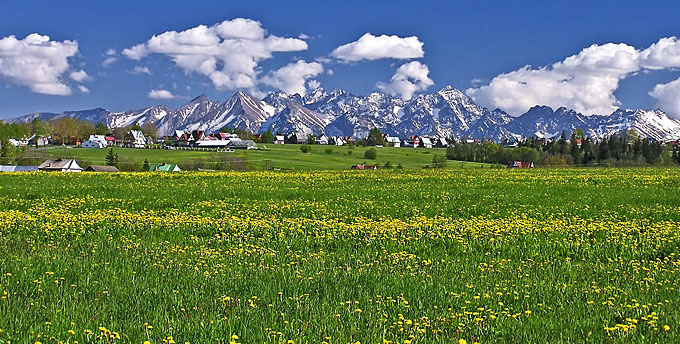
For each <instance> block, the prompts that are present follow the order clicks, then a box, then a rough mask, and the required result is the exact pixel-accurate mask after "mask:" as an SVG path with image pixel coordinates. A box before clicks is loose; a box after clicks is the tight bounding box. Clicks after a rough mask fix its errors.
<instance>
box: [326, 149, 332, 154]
mask: <svg viewBox="0 0 680 344" xmlns="http://www.w3.org/2000/svg"><path fill="white" fill-rule="evenodd" d="M325 152H326V154H331V153H333V148H326V150H325Z"/></svg>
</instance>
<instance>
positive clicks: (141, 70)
mask: <svg viewBox="0 0 680 344" xmlns="http://www.w3.org/2000/svg"><path fill="white" fill-rule="evenodd" d="M130 74H147V75H151V70H150V69H149V67H146V66H144V67H142V66H135V68H133V69H132V70H131V71H130Z"/></svg>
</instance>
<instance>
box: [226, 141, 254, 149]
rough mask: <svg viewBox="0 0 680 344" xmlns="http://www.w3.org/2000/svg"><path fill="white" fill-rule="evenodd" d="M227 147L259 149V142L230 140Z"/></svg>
mask: <svg viewBox="0 0 680 344" xmlns="http://www.w3.org/2000/svg"><path fill="white" fill-rule="evenodd" d="M227 147H228V148H231V149H257V144H256V143H255V141H253V140H230V141H229V143H228V144H227Z"/></svg>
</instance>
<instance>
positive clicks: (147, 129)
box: [142, 122, 158, 141]
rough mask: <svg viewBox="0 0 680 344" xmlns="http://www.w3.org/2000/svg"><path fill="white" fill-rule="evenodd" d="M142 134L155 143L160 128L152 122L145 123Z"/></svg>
mask: <svg viewBox="0 0 680 344" xmlns="http://www.w3.org/2000/svg"><path fill="white" fill-rule="evenodd" d="M142 132H144V135H146V136H151V138H152V139H153V140H154V141H155V140H156V138H158V128H156V126H155V125H154V124H153V123H151V122H147V123H144V126H143V127H142Z"/></svg>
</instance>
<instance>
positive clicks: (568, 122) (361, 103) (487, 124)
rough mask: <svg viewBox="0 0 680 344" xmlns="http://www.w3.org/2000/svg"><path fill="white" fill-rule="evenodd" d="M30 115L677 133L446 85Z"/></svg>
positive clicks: (346, 129) (494, 136)
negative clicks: (482, 101) (517, 104)
mask: <svg viewBox="0 0 680 344" xmlns="http://www.w3.org/2000/svg"><path fill="white" fill-rule="evenodd" d="M36 117H39V118H41V119H43V120H48V119H59V118H63V117H73V118H79V119H82V120H88V121H92V122H102V123H104V124H106V125H107V126H108V127H110V128H113V127H122V126H128V125H132V124H134V123H138V124H140V125H144V124H145V123H148V122H151V123H153V124H154V125H156V127H158V128H159V133H161V134H170V133H172V132H173V131H174V130H175V129H186V130H195V129H202V130H206V131H209V132H211V131H217V130H220V129H221V128H223V127H229V128H239V129H246V130H250V131H252V132H254V133H261V132H264V131H267V130H271V131H272V132H273V133H276V132H280V133H288V132H291V131H298V132H304V133H309V134H315V135H319V134H322V133H325V134H327V135H330V136H354V137H358V138H361V137H366V136H367V135H368V132H369V131H370V130H371V129H372V128H376V127H377V128H379V129H380V130H381V131H382V132H384V133H387V134H390V135H393V136H398V137H402V138H405V137H408V136H411V135H421V136H423V135H431V136H438V137H454V138H456V139H463V138H474V139H482V138H485V139H491V140H494V141H497V142H500V141H503V140H516V139H520V138H522V137H529V136H536V137H545V138H550V137H555V136H558V135H560V134H561V132H562V131H565V132H567V133H568V134H569V133H571V132H572V131H573V130H574V129H575V128H579V129H581V130H583V131H584V132H585V133H586V134H587V135H589V136H592V137H602V136H609V135H612V134H614V133H617V132H622V131H626V130H634V131H636V132H637V133H638V134H639V135H640V136H643V137H651V138H654V139H657V140H675V139H680V121H678V120H676V119H672V118H670V117H669V116H668V115H667V114H665V113H664V112H663V111H660V110H654V111H647V110H624V109H619V110H617V111H615V112H614V113H612V114H611V115H604V116H585V115H582V114H580V113H577V112H575V111H574V110H570V109H567V108H558V109H556V110H553V109H552V108H550V107H547V106H535V107H533V108H531V109H530V110H529V111H527V112H526V113H525V114H523V115H521V116H519V117H511V116H509V115H508V114H507V113H505V112H503V111H502V110H500V109H496V110H493V111H491V110H489V109H486V108H484V107H481V106H479V105H477V104H475V102H474V101H473V100H472V99H471V98H470V97H468V96H467V95H465V94H464V93H463V92H461V91H459V90H457V89H455V88H453V87H451V86H447V87H444V88H443V89H441V90H439V91H436V92H434V93H431V94H421V95H418V96H416V97H414V98H412V99H411V100H409V101H403V100H401V99H398V98H395V97H392V96H389V95H387V94H384V93H379V92H373V93H370V94H368V95H365V96H357V95H353V94H351V93H349V92H346V91H344V90H340V89H334V90H332V91H331V92H326V91H325V90H324V89H322V88H317V89H315V90H313V91H311V92H310V93H309V94H307V95H305V96H300V95H298V94H294V95H288V94H285V93H283V92H281V91H278V92H273V93H270V94H268V95H267V96H266V97H265V98H264V99H257V98H255V97H253V96H251V95H248V94H246V93H244V92H237V93H236V94H234V95H233V96H232V97H231V98H229V99H228V100H227V101H225V102H224V103H221V102H219V101H213V100H211V99H209V98H208V97H207V96H206V95H201V96H199V97H197V98H195V99H193V100H191V101H190V102H188V103H187V104H185V105H182V106H180V107H179V108H177V109H174V110H173V109H171V108H169V107H167V106H152V107H148V108H144V109H139V110H130V111H125V112H111V111H108V110H105V109H101V108H97V109H92V110H84V111H69V112H64V113H60V114H57V113H33V114H29V115H26V116H22V117H19V118H15V119H12V120H10V121H14V122H29V121H31V120H33V118H36Z"/></svg>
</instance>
